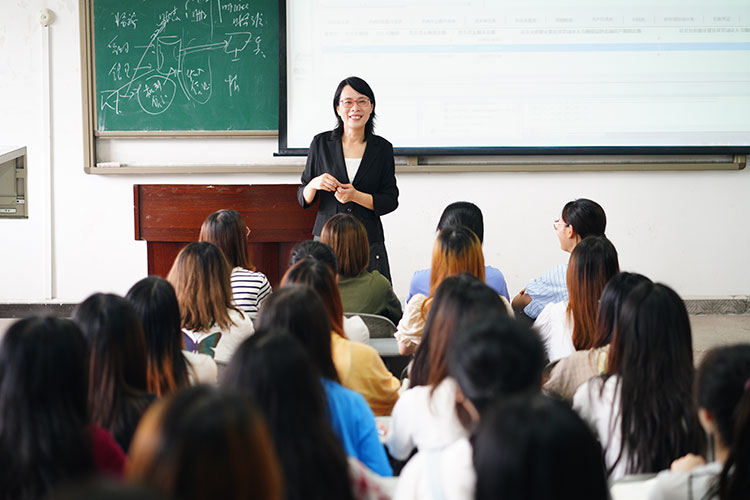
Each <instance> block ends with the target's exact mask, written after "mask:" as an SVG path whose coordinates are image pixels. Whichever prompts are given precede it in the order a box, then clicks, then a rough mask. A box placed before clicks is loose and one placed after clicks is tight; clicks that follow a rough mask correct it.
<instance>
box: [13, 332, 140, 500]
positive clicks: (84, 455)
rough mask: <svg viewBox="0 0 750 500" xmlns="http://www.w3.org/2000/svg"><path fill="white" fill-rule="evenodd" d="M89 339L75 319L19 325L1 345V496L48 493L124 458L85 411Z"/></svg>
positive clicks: (117, 467) (115, 467) (115, 469)
mask: <svg viewBox="0 0 750 500" xmlns="http://www.w3.org/2000/svg"><path fill="white" fill-rule="evenodd" d="M86 357H87V355H86V341H85V340H84V339H83V335H82V334H81V331H80V330H79V329H78V327H77V326H76V325H75V324H74V323H73V322H72V321H70V320H65V319H57V318H49V317H32V318H26V319H22V320H19V321H16V322H15V323H13V324H12V325H11V326H10V328H9V329H8V331H7V332H6V333H5V335H4V337H3V339H2V343H1V344H0V498H7V499H11V498H47V495H48V494H49V493H50V492H52V491H53V490H55V489H56V488H58V487H59V486H60V485H62V484H64V483H66V482H70V481H80V480H84V479H88V478H89V477H91V476H93V475H94V474H95V473H96V472H99V473H102V474H108V475H114V476H118V477H119V476H121V475H122V474H123V472H124V470H125V462H126V457H125V454H124V453H123V452H122V450H121V449H120V447H119V446H118V445H117V443H115V441H114V439H112V436H111V435H110V434H109V433H108V432H107V431H105V430H104V429H102V428H101V427H99V426H97V425H88V424H87V422H88V418H87V415H86V391H87V389H88V387H87V385H88V382H87V373H88V369H87V363H86V362H87V359H86Z"/></svg>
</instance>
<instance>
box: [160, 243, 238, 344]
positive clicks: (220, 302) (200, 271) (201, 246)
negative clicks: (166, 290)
mask: <svg viewBox="0 0 750 500" xmlns="http://www.w3.org/2000/svg"><path fill="white" fill-rule="evenodd" d="M230 273H231V269H230V268H229V264H227V259H226V258H225V257H224V254H223V253H222V252H221V250H219V249H218V248H217V247H216V246H215V245H214V244H213V243H208V242H207V241H201V242H194V243H190V244H189V245H188V246H186V247H185V248H183V249H182V250H180V253H179V254H177V258H176V259H175V261H174V264H172V269H170V270H169V274H168V275H167V280H168V281H169V282H170V283H171V284H172V286H173V287H174V291H175V293H176V294H177V302H178V303H179V305H180V320H181V321H180V322H181V324H182V327H183V328H186V329H188V330H193V331H198V332H205V331H208V330H210V329H211V328H212V327H213V326H214V325H218V326H219V327H220V328H221V329H222V330H225V329H227V328H230V327H231V326H232V325H233V324H234V322H233V321H232V318H231V317H230V316H229V311H230V310H234V311H237V312H238V313H240V314H242V312H241V311H240V310H239V309H238V308H237V307H236V306H235V305H234V295H232V285H231V282H230V278H229V276H230Z"/></svg>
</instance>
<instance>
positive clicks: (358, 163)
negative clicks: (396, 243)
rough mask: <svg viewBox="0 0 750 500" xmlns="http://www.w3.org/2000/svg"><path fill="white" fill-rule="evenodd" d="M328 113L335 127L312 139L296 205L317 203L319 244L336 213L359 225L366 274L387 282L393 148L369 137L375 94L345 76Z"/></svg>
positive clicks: (395, 193) (393, 193)
mask: <svg viewBox="0 0 750 500" xmlns="http://www.w3.org/2000/svg"><path fill="white" fill-rule="evenodd" d="M333 111H334V114H335V116H336V121H337V122H338V125H337V126H336V128H335V129H334V130H332V131H329V132H323V133H321V134H318V135H316V136H315V137H314V138H313V140H312V143H311V144H310V150H309V152H308V154H307V164H306V165H305V171H304V172H303V173H302V184H301V185H300V187H299V189H298V190H297V199H298V200H299V203H300V205H302V206H303V207H304V208H307V207H309V206H310V205H311V204H312V203H313V202H315V200H316V199H318V198H319V199H320V205H319V207H318V216H317V218H316V219H315V227H314V228H313V235H314V236H316V237H318V238H319V237H320V233H321V231H322V229H323V225H325V223H326V222H327V221H328V219H330V218H331V217H333V216H334V215H336V214H337V213H348V214H351V215H353V216H355V217H356V218H357V219H359V220H360V221H362V224H364V226H365V229H366V230H367V239H368V241H369V243H370V264H369V266H368V268H367V270H368V271H373V270H377V271H380V274H382V275H383V276H385V277H386V278H388V280H389V281H390V279H391V272H390V266H389V265H388V254H387V253H386V250H385V237H384V236H383V225H382V224H381V223H380V216H381V215H385V214H388V213H390V212H393V211H394V210H396V207H398V187H397V186H396V175H395V166H394V160H393V146H392V145H391V143H390V142H388V141H387V140H385V139H383V138H382V137H379V136H377V135H374V134H373V128H374V126H375V125H374V121H375V94H374V93H373V91H372V89H371V88H370V86H369V85H368V84H367V82H365V81H364V80H362V79H361V78H357V77H355V76H350V77H349V78H346V79H344V80H342V81H341V83H339V86H338V87H337V88H336V92H335V93H334V95H333Z"/></svg>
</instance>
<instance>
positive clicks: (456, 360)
mask: <svg viewBox="0 0 750 500" xmlns="http://www.w3.org/2000/svg"><path fill="white" fill-rule="evenodd" d="M483 286H484V285H483ZM477 320H478V321H477ZM460 330H461V331H458V332H456V334H455V335H454V338H453V342H451V349H450V357H449V366H450V368H449V370H450V374H451V376H452V378H453V379H454V380H455V381H456V382H457V383H458V388H457V389H456V393H455V399H454V408H453V410H454V412H455V414H456V416H457V419H458V420H459V421H460V422H461V424H462V426H463V427H464V428H465V429H466V430H467V431H471V430H472V429H473V428H474V427H475V426H476V425H477V424H478V423H479V422H480V421H481V419H482V418H483V415H484V414H485V412H486V411H487V409H488V408H489V407H490V406H491V404H492V403H493V402H494V401H496V400H498V399H503V398H507V397H510V396H511V395H514V394H518V393H521V392H526V391H529V392H539V387H540V384H541V378H542V368H543V367H544V347H543V346H542V342H541V341H540V340H539V338H538V337H537V336H536V335H535V334H534V333H533V332H532V331H530V330H529V329H528V328H527V327H524V326H522V325H521V324H519V323H518V322H516V321H514V320H512V319H510V318H508V317H507V316H506V315H505V314H503V313H499V312H498V311H491V312H488V313H487V314H486V315H484V318H483V319H481V320H479V318H477V317H476V316H475V317H474V321H471V322H470V323H464V324H463V325H462V326H461V327H460ZM420 349H421V347H420ZM474 483H475V474H474V464H473V462H472V445H471V442H470V441H469V439H468V437H461V438H459V439H457V440H455V441H454V442H453V443H451V444H449V445H447V446H443V447H439V448H433V449H421V450H420V451H419V453H417V454H416V455H414V456H413V457H412V458H411V460H409V462H408V463H407V464H406V467H404V469H403V470H402V471H401V476H400V477H399V482H398V485H397V486H396V494H395V496H394V500H417V499H418V500H422V499H425V500H430V499H431V500H439V499H442V498H445V499H452V500H470V499H472V500H473V498H474Z"/></svg>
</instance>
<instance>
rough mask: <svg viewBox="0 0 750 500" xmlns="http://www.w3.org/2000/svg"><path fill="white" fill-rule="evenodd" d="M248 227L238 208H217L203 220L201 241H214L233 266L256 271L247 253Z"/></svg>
mask: <svg viewBox="0 0 750 500" xmlns="http://www.w3.org/2000/svg"><path fill="white" fill-rule="evenodd" d="M248 231H249V229H248V227H247V225H246V224H245V219H243V218H242V215H240V213H239V212H237V211H236V210H227V209H223V210H217V211H216V212H214V213H212V214H211V215H209V216H208V217H206V220H204V221H203V225H202V226H201V232H200V236H199V241H207V242H209V243H213V244H214V245H216V247H217V248H218V249H219V250H221V251H222V253H223V254H224V257H226V259H227V262H228V263H229V266H230V267H231V268H234V267H244V268H245V269H250V270H251V271H255V268H254V267H253V265H252V264H251V263H250V258H249V257H248V254H247V235H248Z"/></svg>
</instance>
